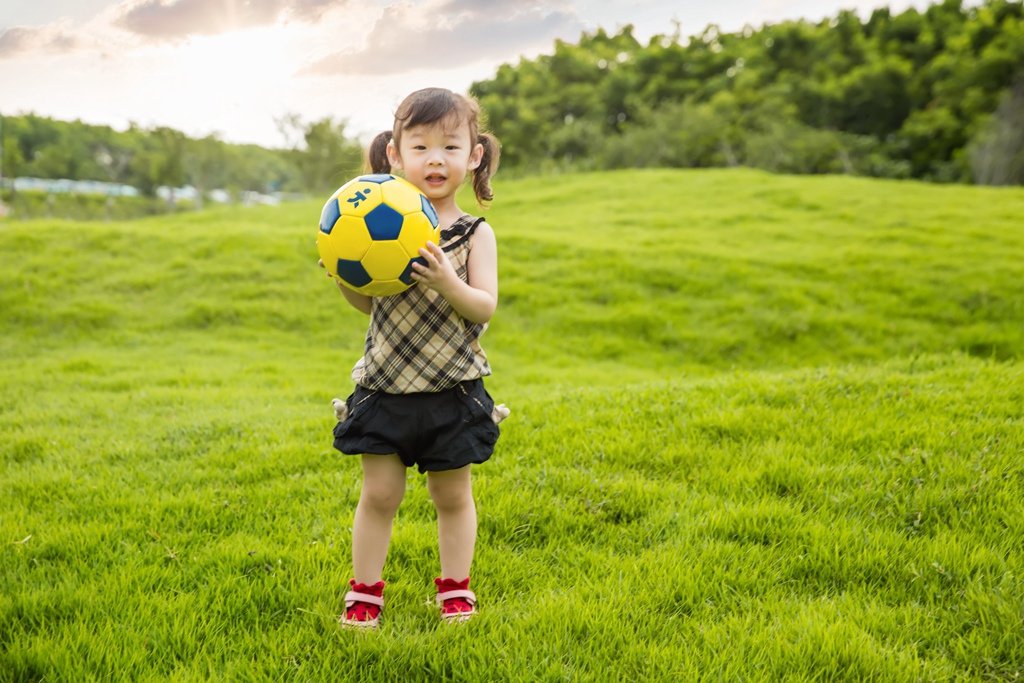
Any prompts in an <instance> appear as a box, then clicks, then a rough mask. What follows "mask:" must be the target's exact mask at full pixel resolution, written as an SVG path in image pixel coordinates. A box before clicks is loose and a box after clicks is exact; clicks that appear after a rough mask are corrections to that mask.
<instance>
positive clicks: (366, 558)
mask: <svg viewBox="0 0 1024 683" xmlns="http://www.w3.org/2000/svg"><path fill="white" fill-rule="evenodd" d="M362 458H363V490H362V492H361V493H360V494H359V505H357V506H356V515H355V520H354V521H353V523H352V569H353V572H354V575H355V580H356V581H357V582H359V583H365V584H369V585H372V584H375V583H377V582H378V581H380V580H381V575H382V573H383V571H384V560H385V559H386V558H387V555H388V545H389V544H390V542H391V525H392V522H394V520H395V513H396V512H397V511H398V505H399V504H400V503H401V502H402V497H403V496H404V495H405V465H403V464H402V461H401V460H400V459H399V458H398V456H397V455H364V456H362Z"/></svg>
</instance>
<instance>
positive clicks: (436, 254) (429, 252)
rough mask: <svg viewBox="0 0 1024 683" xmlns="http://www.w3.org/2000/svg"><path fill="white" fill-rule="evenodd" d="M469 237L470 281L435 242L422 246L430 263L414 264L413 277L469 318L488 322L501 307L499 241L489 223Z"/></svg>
mask: <svg viewBox="0 0 1024 683" xmlns="http://www.w3.org/2000/svg"><path fill="white" fill-rule="evenodd" d="M470 239H472V240H473V242H472V247H471V248H470V250H469V263H468V267H469V283H468V284H467V283H465V282H463V281H462V280H461V279H460V278H459V276H458V275H457V274H456V273H455V268H453V267H452V264H451V261H449V260H448V257H447V256H445V253H444V251H442V249H441V247H439V246H437V245H436V244H434V243H432V242H431V243H428V244H427V247H426V248H425V249H420V256H422V257H423V258H424V260H425V261H426V262H427V265H426V266H422V265H420V264H418V263H417V264H413V270H414V271H415V272H414V273H413V276H412V277H413V279H414V280H417V281H418V282H421V283H423V284H425V285H426V286H427V287H430V288H431V289H433V290H434V291H435V292H437V293H438V294H440V295H441V296H443V297H444V298H445V300H447V301H448V303H449V304H451V307H452V308H454V309H455V312H456V313H458V314H459V315H461V316H462V317H463V318H465V319H466V320H468V321H470V322H473V323H485V322H487V321H489V320H490V319H491V316H493V315H494V310H495V309H496V308H497V307H498V244H497V241H496V240H495V238H494V230H493V229H492V228H491V226H489V225H488V224H487V223H481V224H480V225H479V226H477V229H476V232H475V233H474V234H473V236H472V237H471V238H470Z"/></svg>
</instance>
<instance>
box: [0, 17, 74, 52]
mask: <svg viewBox="0 0 1024 683" xmlns="http://www.w3.org/2000/svg"><path fill="white" fill-rule="evenodd" d="M81 44H82V41H81V39H79V38H78V37H76V35H75V34H74V33H73V32H71V31H70V30H69V29H68V28H67V27H66V26H64V25H63V24H53V25H50V26H13V27H11V28H8V29H4V30H3V31H0V59H8V58H11V57H18V56H21V55H24V54H28V53H30V52H36V51H40V52H47V53H50V54H60V53H65V52H71V51H73V50H74V49H76V48H78V47H79V46H81Z"/></svg>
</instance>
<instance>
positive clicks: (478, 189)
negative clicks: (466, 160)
mask: <svg viewBox="0 0 1024 683" xmlns="http://www.w3.org/2000/svg"><path fill="white" fill-rule="evenodd" d="M477 142H478V143H480V145H481V146H482V147H483V148H484V155H483V157H482V158H481V159H480V165H479V166H477V167H476V170H474V171H473V193H474V194H476V201H477V202H478V203H479V204H480V205H481V206H482V205H483V204H484V202H489V201H491V200H492V199H494V190H492V189H491V177H492V176H493V175H494V174H495V173H497V172H498V160H499V159H500V158H501V144H500V143H499V142H498V138H496V137H494V136H493V135H491V134H490V133H480V134H479V135H477Z"/></svg>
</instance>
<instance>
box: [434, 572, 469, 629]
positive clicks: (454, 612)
mask: <svg viewBox="0 0 1024 683" xmlns="http://www.w3.org/2000/svg"><path fill="white" fill-rule="evenodd" d="M434 585H435V586H437V597H436V598H435V600H436V601H437V606H438V607H439V608H440V610H441V619H442V621H445V622H447V623H450V624H461V623H462V622H464V621H469V619H470V617H472V616H473V615H474V614H476V593H474V592H473V591H471V590H469V577H468V576H467V577H466V578H465V579H463V580H462V581H456V580H455V579H434Z"/></svg>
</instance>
